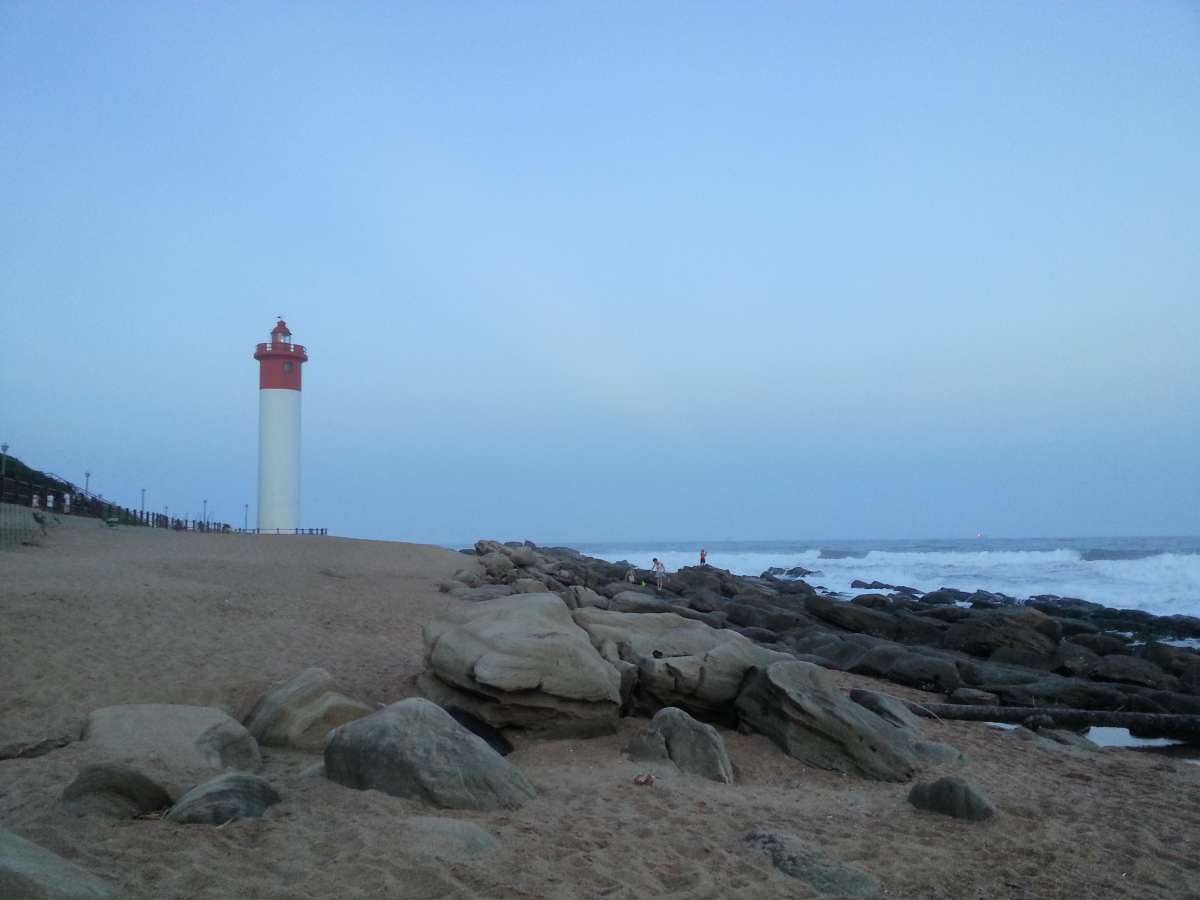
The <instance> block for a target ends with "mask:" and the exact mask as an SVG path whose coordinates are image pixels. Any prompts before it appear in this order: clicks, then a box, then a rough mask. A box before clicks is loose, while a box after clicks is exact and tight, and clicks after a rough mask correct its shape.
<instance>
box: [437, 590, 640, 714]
mask: <svg viewBox="0 0 1200 900" xmlns="http://www.w3.org/2000/svg"><path fill="white" fill-rule="evenodd" d="M424 638H425V662H426V665H427V667H428V669H427V671H426V673H425V675H424V676H423V677H422V678H421V687H422V689H423V690H424V692H425V694H426V695H427V696H428V697H430V699H432V700H433V701H434V702H436V703H438V704H440V705H442V706H457V707H459V708H461V709H465V710H467V711H468V712H470V713H472V714H473V715H475V716H478V717H479V718H480V719H482V720H483V721H485V722H487V723H488V724H489V725H492V726H494V727H496V728H504V727H519V728H526V729H529V730H531V731H534V732H536V733H538V734H541V735H543V736H550V737H572V736H579V737H583V736H590V735H596V734H608V733H611V732H612V731H614V730H615V728H616V722H617V718H618V715H619V711H620V705H621V675H620V673H619V672H618V671H617V669H616V668H615V667H614V666H613V665H612V664H611V663H609V662H608V661H606V660H605V659H604V658H603V657H602V656H601V655H600V654H599V652H597V650H596V648H595V647H594V646H592V642H591V640H590V639H589V636H588V634H587V633H586V632H585V631H584V630H583V629H581V628H580V627H579V626H578V625H576V624H575V621H574V620H573V619H572V617H571V611H570V610H568V609H567V605H566V604H565V603H564V602H563V600H562V598H561V597H559V596H558V595H557V594H549V593H547V594H519V595H517V596H513V597H502V598H500V599H498V600H493V601H492V602H490V603H486V604H481V605H477V606H468V607H461V608H459V609H452V610H446V611H444V612H442V613H441V614H440V615H439V616H438V617H437V618H435V619H434V620H433V621H432V622H430V623H429V624H428V625H426V626H425V629H424Z"/></svg>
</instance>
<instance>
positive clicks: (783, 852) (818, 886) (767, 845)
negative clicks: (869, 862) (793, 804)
mask: <svg viewBox="0 0 1200 900" xmlns="http://www.w3.org/2000/svg"><path fill="white" fill-rule="evenodd" d="M742 843H743V844H744V845H746V846H747V847H749V848H750V849H751V850H754V851H756V852H758V853H762V854H765V855H766V856H767V858H769V859H770V860H771V863H772V864H773V865H774V866H775V868H777V869H778V870H779V871H780V872H782V873H783V874H785V875H788V876H790V877H792V878H795V879H797V880H798V881H802V882H804V883H805V884H806V885H808V886H809V887H810V888H812V889H813V890H814V891H816V892H817V893H818V894H833V895H835V896H838V897H874V896H875V895H876V894H878V893H879V882H878V881H876V880H875V879H874V878H872V877H871V876H870V875H868V874H867V873H865V872H862V871H860V870H858V869H855V868H853V867H852V866H847V865H844V864H843V863H839V862H836V861H834V860H830V859H829V858H828V857H826V856H825V853H824V851H822V850H821V848H820V847H817V846H816V845H815V844H810V843H809V842H807V841H804V840H802V839H800V838H799V837H797V836H796V835H794V834H786V833H782V832H778V831H765V830H762V829H756V830H754V831H751V832H749V833H747V834H745V835H743V836H742Z"/></svg>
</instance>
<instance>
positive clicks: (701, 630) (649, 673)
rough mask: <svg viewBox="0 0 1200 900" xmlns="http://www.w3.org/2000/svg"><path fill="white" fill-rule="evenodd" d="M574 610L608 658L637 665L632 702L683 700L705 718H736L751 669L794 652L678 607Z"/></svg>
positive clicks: (654, 705) (653, 706)
mask: <svg viewBox="0 0 1200 900" xmlns="http://www.w3.org/2000/svg"><path fill="white" fill-rule="evenodd" d="M573 615H574V618H575V621H576V623H578V625H579V627H580V628H582V629H583V630H584V631H585V632H586V633H587V635H588V637H589V638H590V640H591V642H592V645H593V646H594V647H595V648H596V649H597V650H598V651H600V653H601V654H602V655H603V656H604V657H605V659H607V660H611V661H614V662H619V663H623V664H625V665H626V666H628V667H630V668H631V669H632V671H633V674H634V675H636V678H635V680H634V682H633V687H632V691H633V698H632V699H633V702H634V703H635V704H636V705H637V706H638V707H639V708H641V709H642V710H644V711H646V712H650V713H653V712H656V711H657V710H659V709H661V708H662V707H664V706H678V707H680V708H682V709H684V710H686V711H687V712H689V713H691V714H692V715H694V716H698V717H699V718H701V719H707V720H709V721H715V722H721V723H726V724H732V723H733V722H734V711H733V701H734V699H735V698H736V697H737V693H738V690H739V688H740V687H741V684H742V680H743V678H744V677H745V675H746V672H747V671H748V670H749V669H751V668H753V667H755V666H767V665H770V664H771V663H773V662H776V661H780V660H786V659H790V658H791V657H790V656H789V655H787V654H785V653H779V652H776V651H771V650H767V649H765V648H763V647H760V646H758V645H757V644H755V643H754V642H753V641H751V640H750V639H748V638H746V637H743V636H742V635H740V634H738V633H736V632H734V631H729V630H727V629H716V628H711V627H709V626H708V625H705V624H703V623H702V622H694V621H691V620H689V619H684V618H682V617H680V616H677V615H675V614H673V613H657V614H639V613H619V612H612V611H610V610H602V609H593V608H588V609H578V610H576V611H575V612H574V614H573Z"/></svg>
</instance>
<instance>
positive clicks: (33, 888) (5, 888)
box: [0, 828, 116, 900]
mask: <svg viewBox="0 0 1200 900" xmlns="http://www.w3.org/2000/svg"><path fill="white" fill-rule="evenodd" d="M115 896H116V889H115V888H114V887H113V885H111V884H110V883H109V882H107V881H105V880H104V879H102V878H97V877H96V876H95V875H92V874H91V873H90V872H86V871H84V870H83V869H81V868H80V867H79V866H77V865H75V864H74V863H71V862H68V861H67V860H65V859H63V858H62V857H61V856H59V855H58V854H57V853H51V852H50V851H49V850H47V849H45V848H44V847H39V846H38V845H37V844H34V843H32V842H30V841H27V840H25V839H24V838H22V837H18V836H17V835H15V834H13V833H12V832H11V831H5V830H4V829H3V828H0V897H4V898H5V900H9V898H11V900H20V898H25V897H28V898H31V900H33V898H42V897H45V898H64V900H65V898H76V900H107V898H109V897H115Z"/></svg>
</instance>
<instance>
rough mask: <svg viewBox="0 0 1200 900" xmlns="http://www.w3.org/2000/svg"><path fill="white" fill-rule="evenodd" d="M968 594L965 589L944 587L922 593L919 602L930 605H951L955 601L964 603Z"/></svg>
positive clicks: (968, 596)
mask: <svg viewBox="0 0 1200 900" xmlns="http://www.w3.org/2000/svg"><path fill="white" fill-rule="evenodd" d="M970 596H971V595H970V594H968V593H967V592H966V591H956V590H955V589H954V588H946V587H944V588H939V589H938V590H936V591H930V592H929V593H927V594H924V595H923V596H922V597H921V602H922V603H928V604H930V605H931V606H952V605H954V604H955V603H965V602H966V601H967V600H968V599H969V598H970Z"/></svg>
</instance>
